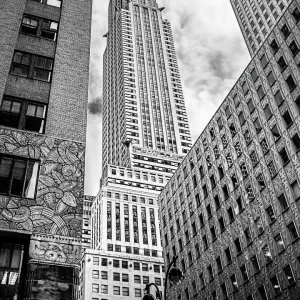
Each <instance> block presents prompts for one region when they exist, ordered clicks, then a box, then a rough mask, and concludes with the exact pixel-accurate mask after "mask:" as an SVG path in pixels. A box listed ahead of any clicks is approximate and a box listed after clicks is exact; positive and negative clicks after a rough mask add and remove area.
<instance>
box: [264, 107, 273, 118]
mask: <svg viewBox="0 0 300 300" xmlns="http://www.w3.org/2000/svg"><path fill="white" fill-rule="evenodd" d="M264 113H265V115H266V118H267V120H269V119H270V118H271V117H272V116H273V114H272V111H271V109H270V106H269V104H267V105H266V106H265V108H264Z"/></svg>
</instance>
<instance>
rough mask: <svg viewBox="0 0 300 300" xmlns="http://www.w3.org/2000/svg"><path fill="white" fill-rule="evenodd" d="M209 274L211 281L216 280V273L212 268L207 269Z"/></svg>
mask: <svg viewBox="0 0 300 300" xmlns="http://www.w3.org/2000/svg"><path fill="white" fill-rule="evenodd" d="M207 273H208V278H209V280H213V279H214V273H213V269H212V267H211V266H208V267H207Z"/></svg>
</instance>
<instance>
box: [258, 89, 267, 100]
mask: <svg viewBox="0 0 300 300" xmlns="http://www.w3.org/2000/svg"><path fill="white" fill-rule="evenodd" d="M257 94H258V97H259V100H262V99H263V98H264V97H265V91H264V90H263V87H262V86H261V85H260V86H259V87H258V89H257Z"/></svg>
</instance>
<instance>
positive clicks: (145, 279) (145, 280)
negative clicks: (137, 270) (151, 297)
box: [143, 276, 149, 284]
mask: <svg viewBox="0 0 300 300" xmlns="http://www.w3.org/2000/svg"><path fill="white" fill-rule="evenodd" d="M147 283H149V277H148V276H143V284H147Z"/></svg>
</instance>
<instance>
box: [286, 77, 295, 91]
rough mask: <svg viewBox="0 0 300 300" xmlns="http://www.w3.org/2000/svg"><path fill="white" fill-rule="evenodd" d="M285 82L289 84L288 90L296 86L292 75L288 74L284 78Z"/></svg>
mask: <svg viewBox="0 0 300 300" xmlns="http://www.w3.org/2000/svg"><path fill="white" fill-rule="evenodd" d="M286 83H287V85H288V86H289V89H290V91H293V90H294V89H295V88H296V83H295V81H294V78H293V76H292V75H289V77H288V78H287V79H286Z"/></svg>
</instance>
